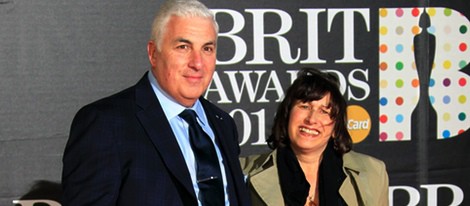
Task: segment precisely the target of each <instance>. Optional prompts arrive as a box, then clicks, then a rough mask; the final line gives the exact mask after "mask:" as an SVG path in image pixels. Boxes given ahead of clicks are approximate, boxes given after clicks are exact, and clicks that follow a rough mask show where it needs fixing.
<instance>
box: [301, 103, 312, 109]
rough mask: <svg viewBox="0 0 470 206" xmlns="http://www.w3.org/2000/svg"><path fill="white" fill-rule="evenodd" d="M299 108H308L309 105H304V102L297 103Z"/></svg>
mask: <svg viewBox="0 0 470 206" xmlns="http://www.w3.org/2000/svg"><path fill="white" fill-rule="evenodd" d="M299 108H301V109H310V106H309V105H306V104H301V105H299Z"/></svg>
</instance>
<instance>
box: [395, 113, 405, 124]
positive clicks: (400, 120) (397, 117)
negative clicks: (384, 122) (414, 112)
mask: <svg viewBox="0 0 470 206" xmlns="http://www.w3.org/2000/svg"><path fill="white" fill-rule="evenodd" d="M403 119H404V118H403V115H402V114H399V115H397V116H396V117H395V121H397V122H398V123H402V122H403Z"/></svg>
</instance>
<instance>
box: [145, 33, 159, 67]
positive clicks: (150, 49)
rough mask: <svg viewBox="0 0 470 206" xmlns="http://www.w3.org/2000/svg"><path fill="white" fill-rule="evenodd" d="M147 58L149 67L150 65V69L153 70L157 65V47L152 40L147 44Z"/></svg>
mask: <svg viewBox="0 0 470 206" xmlns="http://www.w3.org/2000/svg"><path fill="white" fill-rule="evenodd" d="M147 56H148V58H149V61H150V65H152V68H155V67H156V65H157V45H156V44H155V42H154V41H152V40H150V41H149V42H148V43H147Z"/></svg>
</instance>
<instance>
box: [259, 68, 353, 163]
mask: <svg viewBox="0 0 470 206" xmlns="http://www.w3.org/2000/svg"><path fill="white" fill-rule="evenodd" d="M327 94H330V97H331V98H330V106H331V113H330V117H331V119H332V120H333V121H334V122H335V126H334V128H333V133H332V138H333V140H334V145H335V147H334V148H335V150H336V152H338V153H339V154H344V153H347V152H349V151H350V150H351V149H352V140H351V136H350V135H349V132H348V129H347V112H346V110H347V103H346V100H345V99H344V97H343V95H342V94H341V92H340V90H339V82H338V78H337V77H336V76H334V75H332V74H330V73H326V72H322V71H320V70H318V69H315V68H303V69H301V70H300V71H299V73H298V74H297V79H296V80H295V81H294V83H293V84H292V85H291V86H290V87H289V88H288V89H287V92H286V95H285V97H284V100H282V102H281V104H280V105H279V107H278V108H277V112H276V116H275V117H274V124H273V127H272V129H271V135H270V136H269V137H268V139H267V142H268V146H269V147H270V148H271V149H276V148H278V147H285V146H287V145H290V140H289V136H288V126H289V116H290V112H291V109H292V107H293V106H294V105H295V103H296V102H297V101H298V100H300V101H301V102H310V101H316V100H320V99H322V98H323V97H324V96H325V95H327Z"/></svg>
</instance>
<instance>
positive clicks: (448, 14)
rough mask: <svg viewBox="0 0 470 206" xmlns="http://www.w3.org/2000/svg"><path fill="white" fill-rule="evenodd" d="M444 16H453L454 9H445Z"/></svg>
mask: <svg viewBox="0 0 470 206" xmlns="http://www.w3.org/2000/svg"><path fill="white" fill-rule="evenodd" d="M444 15H446V16H450V15H452V9H449V8H445V9H444Z"/></svg>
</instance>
